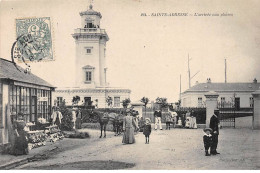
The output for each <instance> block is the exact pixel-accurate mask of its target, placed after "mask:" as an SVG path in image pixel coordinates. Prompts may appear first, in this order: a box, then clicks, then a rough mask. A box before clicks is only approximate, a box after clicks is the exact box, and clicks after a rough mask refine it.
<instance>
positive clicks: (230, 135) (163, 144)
mask: <svg viewBox="0 0 260 173" xmlns="http://www.w3.org/2000/svg"><path fill="white" fill-rule="evenodd" d="M83 131H88V132H89V133H90V134H91V136H92V137H91V138H90V139H64V140H63V141H60V142H58V143H56V144H55V145H57V146H58V147H59V148H61V151H62V152H59V153H57V154H56V155H53V156H52V157H50V158H49V159H47V160H42V161H36V162H31V163H28V164H26V165H23V166H20V167H17V169H124V168H126V169H259V168H260V131H252V130H250V129H222V130H221V131H220V133H221V134H220V137H219V141H220V142H219V149H218V151H219V152H220V153H221V154H220V155H217V156H210V157H206V156H204V148H203V143H202V135H203V132H202V129H172V130H170V131H168V130H163V131H152V135H151V139H150V144H145V139H144V136H143V135H142V133H139V134H137V135H136V141H137V142H136V143H135V144H130V145H123V144H122V143H121V142H122V136H118V137H114V136H113V133H111V132H110V133H108V135H107V138H102V139H99V138H98V135H99V131H96V130H90V129H83Z"/></svg>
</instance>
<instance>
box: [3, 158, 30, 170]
mask: <svg viewBox="0 0 260 173" xmlns="http://www.w3.org/2000/svg"><path fill="white" fill-rule="evenodd" d="M33 157H34V156H31V157H27V158H24V159H19V160H15V161H13V162H9V163H6V164H4V165H0V170H8V169H12V168H15V167H17V166H20V165H24V164H26V163H28V160H29V159H30V158H33Z"/></svg>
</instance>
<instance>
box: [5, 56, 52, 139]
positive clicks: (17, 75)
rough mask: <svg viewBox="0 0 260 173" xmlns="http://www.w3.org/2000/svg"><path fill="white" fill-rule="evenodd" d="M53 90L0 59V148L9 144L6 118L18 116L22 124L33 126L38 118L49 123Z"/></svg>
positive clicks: (28, 73)
mask: <svg viewBox="0 0 260 173" xmlns="http://www.w3.org/2000/svg"><path fill="white" fill-rule="evenodd" d="M54 88H55V87H54V86H53V85H51V84H49V83H48V82H46V81H45V80H43V79H41V78H39V77H38V76H36V75H34V74H32V73H31V72H30V71H28V70H26V69H23V68H21V67H20V66H18V65H16V64H15V63H13V62H12V61H8V60H6V59H2V58H0V144H6V143H8V141H9V139H8V128H9V127H10V126H11V125H10V122H11V121H10V116H8V115H14V116H16V115H17V114H18V113H22V114H24V118H25V121H26V123H28V122H37V120H38V118H44V119H46V120H49V117H50V115H51V107H52V101H51V100H52V91H53V90H54Z"/></svg>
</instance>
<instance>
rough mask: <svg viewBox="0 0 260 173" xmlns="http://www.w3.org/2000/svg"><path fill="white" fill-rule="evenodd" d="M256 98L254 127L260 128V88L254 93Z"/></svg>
mask: <svg viewBox="0 0 260 173" xmlns="http://www.w3.org/2000/svg"><path fill="white" fill-rule="evenodd" d="M252 95H253V98H254V114H253V129H254V130H255V129H260V90H256V91H255V92H253V93H252Z"/></svg>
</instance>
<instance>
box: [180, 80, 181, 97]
mask: <svg viewBox="0 0 260 173" xmlns="http://www.w3.org/2000/svg"><path fill="white" fill-rule="evenodd" d="M180 100H181V75H180Z"/></svg>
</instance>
